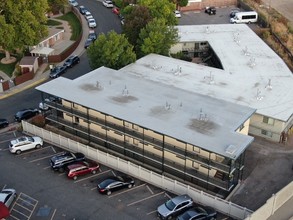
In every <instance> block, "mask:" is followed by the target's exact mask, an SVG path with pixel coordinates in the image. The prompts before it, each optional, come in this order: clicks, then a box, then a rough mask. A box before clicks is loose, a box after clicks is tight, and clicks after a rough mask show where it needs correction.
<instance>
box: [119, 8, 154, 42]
mask: <svg viewBox="0 0 293 220" xmlns="http://www.w3.org/2000/svg"><path fill="white" fill-rule="evenodd" d="M132 8H133V10H131V11H130V13H129V14H126V15H125V24H124V25H123V33H124V34H125V36H126V37H127V39H128V41H129V43H131V44H132V45H133V46H134V47H135V46H136V42H137V39H138V36H139V33H140V30H141V29H142V28H144V27H145V26H146V25H147V23H148V22H149V21H150V20H151V19H152V17H151V15H150V13H149V10H148V8H147V7H145V6H136V7H132Z"/></svg>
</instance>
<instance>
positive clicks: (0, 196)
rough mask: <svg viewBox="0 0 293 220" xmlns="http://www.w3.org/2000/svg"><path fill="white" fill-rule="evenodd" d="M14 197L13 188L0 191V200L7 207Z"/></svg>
mask: <svg viewBox="0 0 293 220" xmlns="http://www.w3.org/2000/svg"><path fill="white" fill-rule="evenodd" d="M15 198H16V191H15V189H2V191H1V192H0V202H3V203H4V204H5V206H6V207H7V208H9V207H10V206H11V204H12V202H13V200H14V199H15Z"/></svg>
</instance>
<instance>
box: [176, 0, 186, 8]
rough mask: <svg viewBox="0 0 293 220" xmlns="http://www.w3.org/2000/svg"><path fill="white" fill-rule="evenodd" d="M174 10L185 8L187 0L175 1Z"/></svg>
mask: <svg viewBox="0 0 293 220" xmlns="http://www.w3.org/2000/svg"><path fill="white" fill-rule="evenodd" d="M175 4H176V8H179V7H185V6H186V5H187V4H188V0H175Z"/></svg>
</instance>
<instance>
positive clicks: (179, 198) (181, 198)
mask: <svg viewBox="0 0 293 220" xmlns="http://www.w3.org/2000/svg"><path fill="white" fill-rule="evenodd" d="M171 200H172V201H173V202H174V203H175V204H176V205H177V204H179V203H181V202H183V201H186V200H191V197H190V196H189V195H187V194H184V195H180V196H176V197H174V198H172V199H171Z"/></svg>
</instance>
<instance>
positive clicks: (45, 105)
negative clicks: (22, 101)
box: [39, 102, 50, 112]
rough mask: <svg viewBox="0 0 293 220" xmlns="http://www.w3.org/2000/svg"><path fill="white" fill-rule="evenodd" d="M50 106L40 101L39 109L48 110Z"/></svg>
mask: <svg viewBox="0 0 293 220" xmlns="http://www.w3.org/2000/svg"><path fill="white" fill-rule="evenodd" d="M49 109H50V108H49V106H48V105H47V104H46V103H45V102H40V103H39V110H40V111H43V112H44V111H48V110H49Z"/></svg>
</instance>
